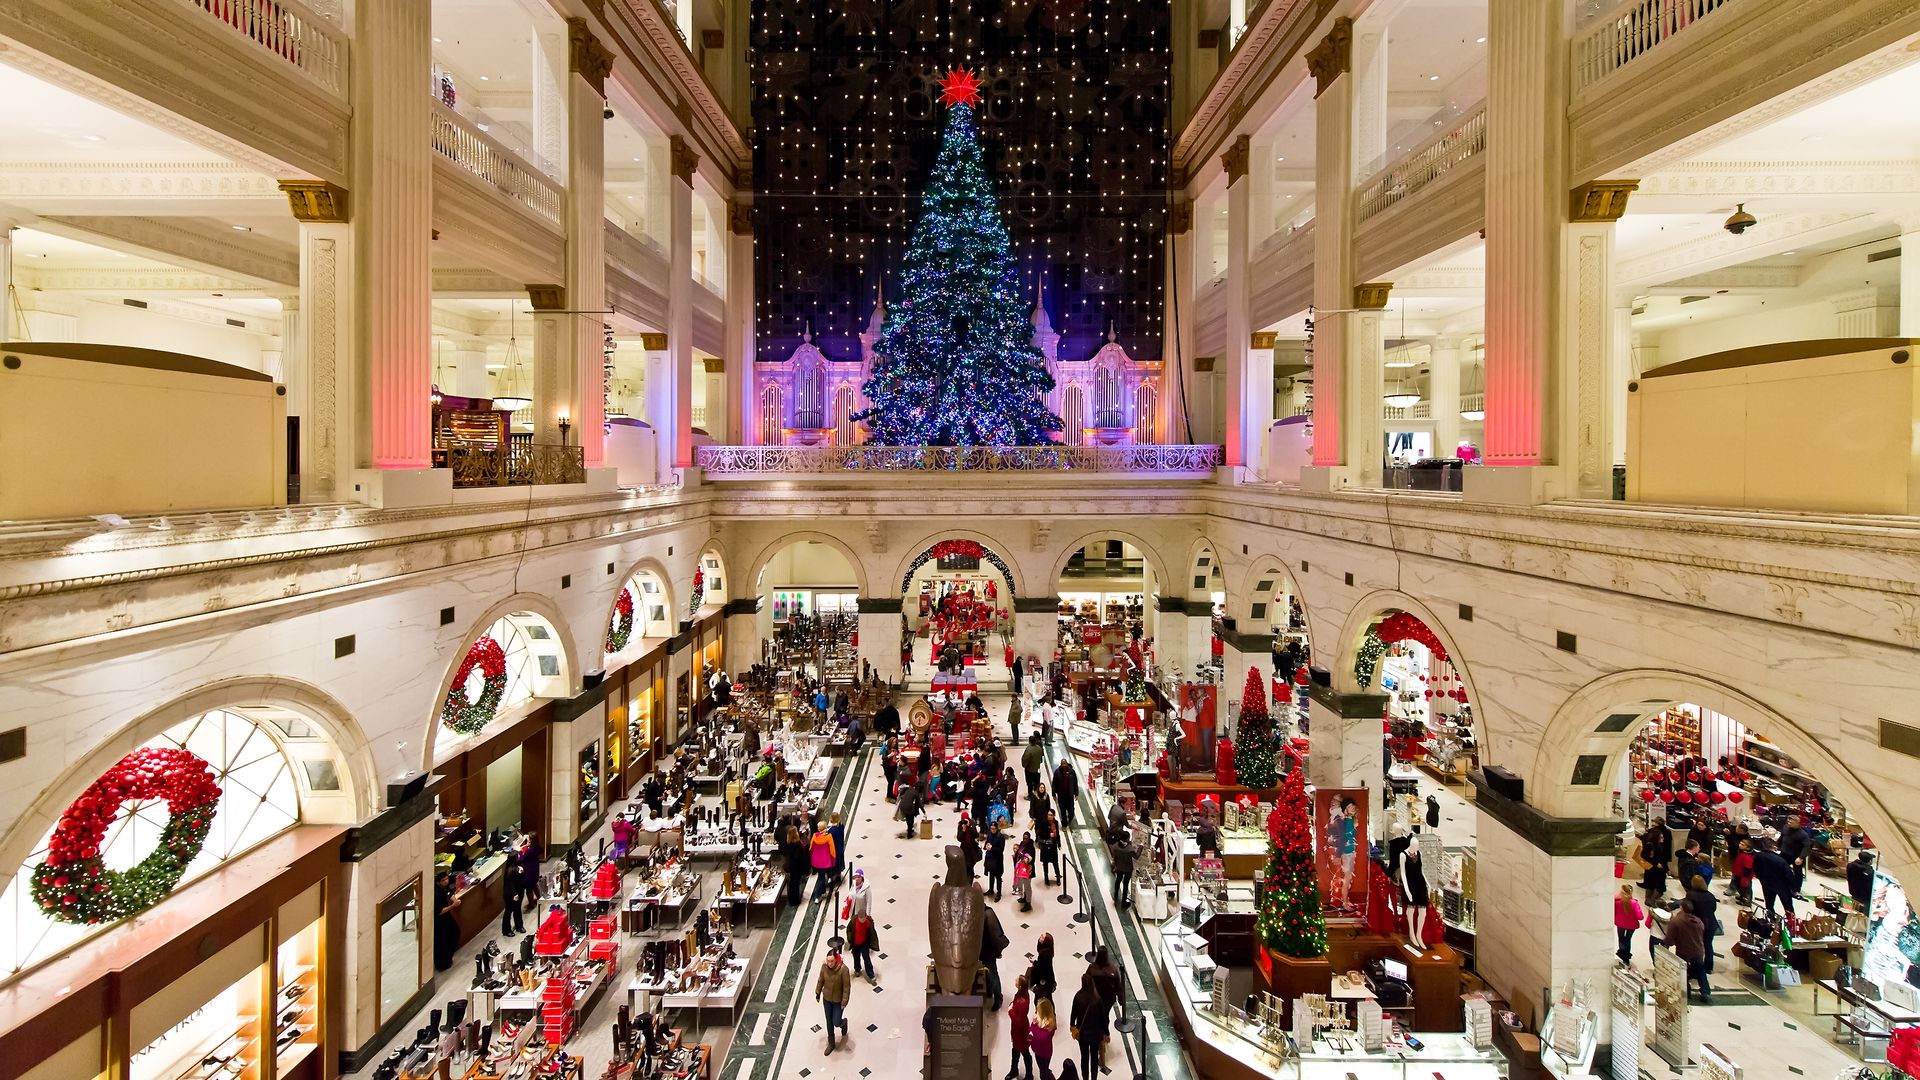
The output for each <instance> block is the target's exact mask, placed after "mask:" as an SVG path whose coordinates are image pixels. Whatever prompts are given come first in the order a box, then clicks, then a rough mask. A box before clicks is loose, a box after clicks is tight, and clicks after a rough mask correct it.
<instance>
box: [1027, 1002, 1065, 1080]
mask: <svg viewBox="0 0 1920 1080" xmlns="http://www.w3.org/2000/svg"><path fill="white" fill-rule="evenodd" d="M1059 1027H1060V1021H1059V1020H1058V1019H1057V1018H1056V1017H1055V1016H1054V1014H1053V999H1052V998H1047V997H1043V998H1041V999H1039V1000H1038V1001H1036V1002H1034V1003H1033V1019H1032V1021H1031V1022H1029V1023H1028V1025H1027V1045H1028V1048H1029V1049H1030V1050H1032V1052H1033V1063H1034V1064H1035V1065H1036V1066H1038V1067H1039V1069H1040V1080H1053V1033H1054V1032H1055V1031H1056V1030H1058V1029H1059Z"/></svg>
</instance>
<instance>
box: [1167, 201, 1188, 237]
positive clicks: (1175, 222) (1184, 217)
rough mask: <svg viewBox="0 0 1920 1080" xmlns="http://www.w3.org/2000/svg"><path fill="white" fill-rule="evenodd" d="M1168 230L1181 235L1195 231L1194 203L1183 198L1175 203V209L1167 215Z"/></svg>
mask: <svg viewBox="0 0 1920 1080" xmlns="http://www.w3.org/2000/svg"><path fill="white" fill-rule="evenodd" d="M1167 231H1168V232H1169V233H1172V234H1173V235H1174V236H1181V235H1184V234H1186V233H1190V232H1192V231H1193V204H1192V203H1190V202H1188V201H1187V200H1185V199H1181V200H1179V201H1177V202H1175V203H1174V204H1173V210H1172V212H1171V213H1169V214H1168V215H1167Z"/></svg>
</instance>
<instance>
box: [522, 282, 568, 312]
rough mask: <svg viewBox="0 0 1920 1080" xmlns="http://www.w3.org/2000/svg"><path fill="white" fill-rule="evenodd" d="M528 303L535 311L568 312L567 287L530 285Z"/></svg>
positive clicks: (528, 287)
mask: <svg viewBox="0 0 1920 1080" xmlns="http://www.w3.org/2000/svg"><path fill="white" fill-rule="evenodd" d="M527 303H528V304H530V305H532V307H533V310H535V311H565V310H567V287H566V286H565V285H528V286H527Z"/></svg>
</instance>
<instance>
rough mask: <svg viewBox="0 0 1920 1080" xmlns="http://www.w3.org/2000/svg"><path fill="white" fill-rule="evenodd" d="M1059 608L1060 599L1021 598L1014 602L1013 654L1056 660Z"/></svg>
mask: <svg viewBox="0 0 1920 1080" xmlns="http://www.w3.org/2000/svg"><path fill="white" fill-rule="evenodd" d="M1059 606H1060V598H1059V597H1058V596H1022V597H1017V598H1015V600H1014V607H1013V651H1014V653H1015V654H1016V655H1019V656H1037V657H1039V658H1040V659H1041V661H1043V662H1044V661H1047V660H1050V659H1052V658H1053V647H1054V643H1055V640H1056V636H1057V634H1058V632H1059V627H1060V620H1059V617H1058V616H1057V615H1055V614H1054V612H1055V610H1057V609H1058V608H1059Z"/></svg>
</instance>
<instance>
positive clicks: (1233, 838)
mask: <svg viewBox="0 0 1920 1080" xmlns="http://www.w3.org/2000/svg"><path fill="white" fill-rule="evenodd" d="M1267 846H1268V845H1267V838H1266V837H1264V836H1250V835H1246V834H1239V835H1228V834H1226V833H1222V834H1221V835H1220V861H1221V863H1222V864H1223V865H1224V867H1225V872H1226V876H1227V877H1228V879H1230V880H1239V881H1251V880H1253V876H1254V875H1255V874H1258V873H1259V872H1260V871H1261V869H1262V868H1264V867H1265V866H1266V865H1267ZM1199 857H1200V842H1199V841H1198V840H1195V839H1194V838H1193V837H1191V836H1189V837H1187V839H1186V844H1185V846H1184V847H1182V848H1181V852H1180V861H1181V862H1182V863H1183V864H1184V867H1183V868H1184V870H1185V874H1186V876H1187V877H1189V878H1191V877H1193V860H1195V859H1197V858H1199Z"/></svg>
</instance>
